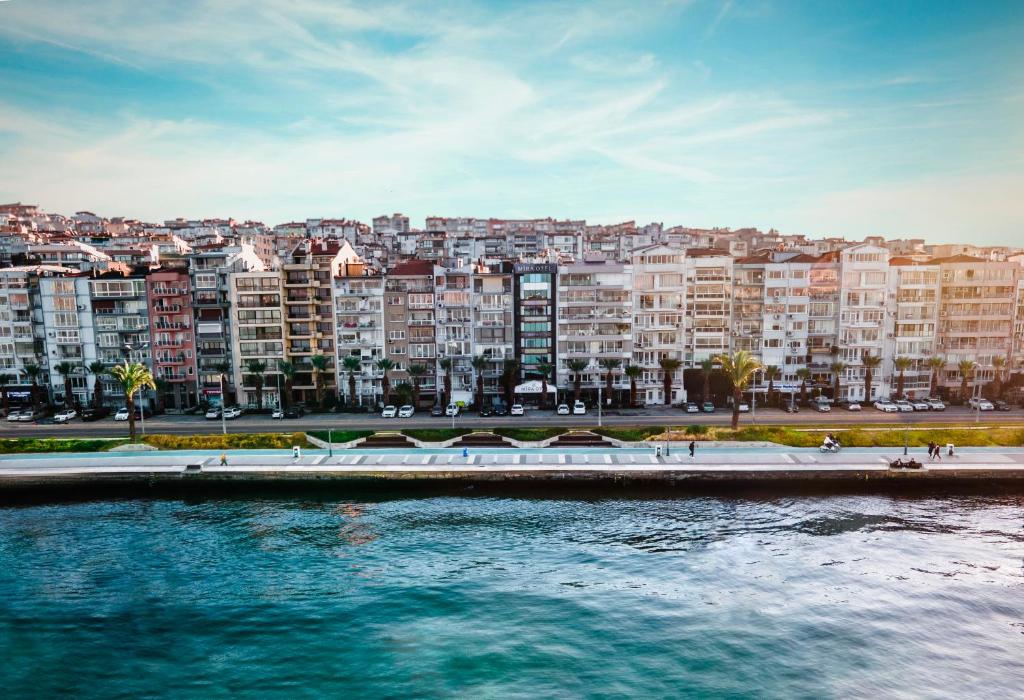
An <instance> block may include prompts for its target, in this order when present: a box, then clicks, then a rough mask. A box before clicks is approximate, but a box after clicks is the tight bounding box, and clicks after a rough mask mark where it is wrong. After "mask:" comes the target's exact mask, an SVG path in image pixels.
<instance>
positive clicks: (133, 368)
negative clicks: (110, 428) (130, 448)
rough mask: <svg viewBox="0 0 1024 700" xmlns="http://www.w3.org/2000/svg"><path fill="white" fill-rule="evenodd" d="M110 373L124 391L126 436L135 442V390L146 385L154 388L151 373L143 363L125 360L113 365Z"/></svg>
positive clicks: (154, 384)
mask: <svg viewBox="0 0 1024 700" xmlns="http://www.w3.org/2000/svg"><path fill="white" fill-rule="evenodd" d="M110 375H111V376H112V377H113V378H114V380H115V381H117V383H118V384H120V385H121V389H122V390H123V391H124V402H125V407H126V408H127V409H128V437H129V439H130V441H131V442H135V392H137V391H140V390H142V389H144V388H146V387H149V388H151V389H156V383H155V382H154V381H153V374H152V373H151V372H150V371H149V369H148V368H147V367H146V366H145V365H144V364H142V363H140V362H128V360H125V361H124V364H123V365H114V367H113V368H111V370H110Z"/></svg>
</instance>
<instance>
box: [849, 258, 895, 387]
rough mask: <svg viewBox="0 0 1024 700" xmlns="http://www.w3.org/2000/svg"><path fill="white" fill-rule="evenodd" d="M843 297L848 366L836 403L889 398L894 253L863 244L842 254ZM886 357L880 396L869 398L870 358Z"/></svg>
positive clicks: (877, 377) (879, 373) (878, 375)
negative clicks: (888, 337) (889, 302)
mask: <svg viewBox="0 0 1024 700" xmlns="http://www.w3.org/2000/svg"><path fill="white" fill-rule="evenodd" d="M839 274H840V281H841V284H842V293H841V295H840V299H839V343H838V344H839V354H838V359H839V361H840V362H842V363H844V364H845V365H846V367H845V370H844V371H843V372H842V376H841V377H840V388H839V394H840V395H839V396H838V397H835V398H836V400H839V401H841V400H846V401H872V400H874V398H875V397H879V396H882V397H884V396H889V394H890V392H891V387H890V384H889V380H890V378H891V376H892V358H891V357H889V356H887V355H886V353H885V352H884V350H885V346H886V334H887V332H888V328H889V319H888V318H887V316H888V309H887V300H888V293H889V290H888V285H889V251H888V250H887V249H885V248H882V247H880V246H876V245H871V244H867V243H864V244H860V245H855V246H851V247H849V248H846V249H844V250H842V251H841V252H840V254H839ZM868 355H870V356H872V357H880V358H882V364H881V365H880V366H879V367H878V368H876V369H875V370H873V372H872V374H873V376H874V381H873V382H872V387H871V388H872V393H873V394H874V395H875V396H874V397H866V396H864V388H865V386H864V385H865V383H864V373H865V365H864V362H863V359H864V357H865V356H868Z"/></svg>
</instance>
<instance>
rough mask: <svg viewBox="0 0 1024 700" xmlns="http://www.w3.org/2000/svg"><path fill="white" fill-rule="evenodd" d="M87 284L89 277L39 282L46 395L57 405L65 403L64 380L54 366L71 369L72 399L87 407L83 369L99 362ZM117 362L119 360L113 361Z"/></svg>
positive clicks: (84, 372)
mask: <svg viewBox="0 0 1024 700" xmlns="http://www.w3.org/2000/svg"><path fill="white" fill-rule="evenodd" d="M89 281H90V280H89V278H88V277H70V276H69V277H43V278H40V280H39V303H40V308H41V310H42V316H43V330H44V333H45V338H44V349H45V354H46V361H47V365H48V367H49V394H50V396H51V397H53V400H54V401H55V402H57V403H63V401H64V378H63V377H62V376H61V375H60V374H59V373H58V372H57V371H56V370H55V368H56V366H57V365H59V364H60V363H62V362H68V363H71V364H72V365H74V367H75V373H74V375H73V378H72V390H73V392H74V397H75V400H76V401H78V402H79V403H81V404H87V403H88V401H89V389H90V386H91V382H92V378H89V379H87V377H86V371H85V368H86V367H88V365H89V364H90V363H91V362H94V361H96V360H97V359H101V358H99V357H98V356H97V348H96V330H95V328H94V326H93V308H92V300H91V296H90V293H89ZM120 359H121V358H120V357H118V358H115V359H114V361H115V362H116V361H118V360H120ZM104 361H105V362H106V361H107V360H104ZM109 364H113V362H110V363H109Z"/></svg>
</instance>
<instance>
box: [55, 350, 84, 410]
mask: <svg viewBox="0 0 1024 700" xmlns="http://www.w3.org/2000/svg"><path fill="white" fill-rule="evenodd" d="M54 369H55V370H57V374H59V375H60V376H61V377H62V378H63V379H64V408H71V406H72V404H74V403H75V394H74V391H73V389H72V387H71V376H72V375H73V374H74V373H75V372H76V370H77V369H78V368H77V367H75V365H73V364H71V363H70V362H67V361H65V362H60V363H58V364H56V365H54Z"/></svg>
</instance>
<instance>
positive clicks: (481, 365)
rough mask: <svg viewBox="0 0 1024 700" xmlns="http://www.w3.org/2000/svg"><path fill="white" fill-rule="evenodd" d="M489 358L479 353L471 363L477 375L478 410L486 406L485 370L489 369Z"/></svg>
mask: <svg viewBox="0 0 1024 700" xmlns="http://www.w3.org/2000/svg"><path fill="white" fill-rule="evenodd" d="M488 362H489V360H488V359H487V358H486V357H484V356H483V355H477V356H476V357H474V358H473V359H472V360H470V364H471V365H473V373H474V374H475V375H476V410H478V411H479V410H480V409H481V408H483V407H484V370H485V369H487V363H488Z"/></svg>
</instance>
